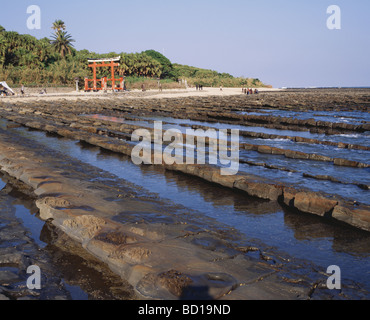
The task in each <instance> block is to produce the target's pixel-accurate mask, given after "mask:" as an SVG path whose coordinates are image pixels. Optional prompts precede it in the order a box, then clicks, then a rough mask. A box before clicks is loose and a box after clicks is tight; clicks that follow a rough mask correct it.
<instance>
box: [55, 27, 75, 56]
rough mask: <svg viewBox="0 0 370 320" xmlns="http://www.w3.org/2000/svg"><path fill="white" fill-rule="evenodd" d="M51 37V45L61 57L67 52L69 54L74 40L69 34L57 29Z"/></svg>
mask: <svg viewBox="0 0 370 320" xmlns="http://www.w3.org/2000/svg"><path fill="white" fill-rule="evenodd" d="M52 39H53V40H52V41H51V44H52V46H53V47H54V49H55V50H56V51H57V52H59V53H60V55H61V56H62V57H63V58H64V57H65V56H66V54H67V53H68V54H71V52H72V47H73V44H72V42H75V40H73V39H72V36H71V35H70V34H68V33H67V32H66V31H57V32H56V33H55V34H54V35H52Z"/></svg>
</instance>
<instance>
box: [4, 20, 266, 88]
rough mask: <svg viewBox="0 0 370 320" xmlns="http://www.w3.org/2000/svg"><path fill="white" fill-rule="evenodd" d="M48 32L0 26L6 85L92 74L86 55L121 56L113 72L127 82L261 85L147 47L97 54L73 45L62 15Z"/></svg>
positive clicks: (63, 81)
mask: <svg viewBox="0 0 370 320" xmlns="http://www.w3.org/2000/svg"><path fill="white" fill-rule="evenodd" d="M51 29H53V30H54V31H53V34H52V35H51V37H50V39H49V38H42V39H36V38H35V37H33V36H31V35H27V34H19V33H17V32H14V31H6V30H5V29H4V28H3V27H2V26H0V80H2V81H7V82H8V84H9V85H14V86H19V85H20V84H24V85H48V84H49V85H71V84H74V79H75V78H76V77H79V78H80V79H81V80H82V79H84V78H85V77H89V78H91V77H92V70H91V68H89V67H88V62H87V60H88V59H99V58H103V57H117V56H121V60H120V66H119V67H118V68H117V69H116V72H117V76H125V77H126V79H127V83H128V84H132V85H134V84H135V83H137V82H139V81H142V82H144V81H147V82H148V81H149V83H150V79H152V83H157V81H158V79H161V82H162V83H164V84H166V85H167V86H168V87H175V86H174V85H172V86H170V84H171V83H177V82H178V80H179V79H182V80H185V79H186V80H187V83H188V85H190V86H192V85H196V84H202V85H203V86H220V85H222V86H224V87H235V86H263V84H262V83H261V82H260V81H259V80H258V79H247V78H235V77H233V76H232V75H230V74H227V73H218V72H216V71H212V70H205V69H200V68H195V67H190V66H185V65H180V64H173V63H171V61H170V60H169V59H168V58H166V57H165V56H164V55H162V54H161V53H159V52H157V51H154V50H147V51H144V52H141V53H126V52H121V53H117V52H110V53H107V54H98V53H95V52H91V51H88V50H79V51H78V50H76V49H75V48H74V45H73V43H74V42H75V40H74V39H72V36H71V35H70V34H69V33H68V32H67V31H66V25H65V23H64V22H63V21H62V20H56V21H55V22H54V23H53V25H52V27H51ZM109 75H110V70H109V69H108V68H99V69H98V74H97V76H98V77H103V76H109Z"/></svg>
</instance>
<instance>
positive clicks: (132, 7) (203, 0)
mask: <svg viewBox="0 0 370 320" xmlns="http://www.w3.org/2000/svg"><path fill="white" fill-rule="evenodd" d="M108 3H109V5H107V4H108ZM333 4H334V5H338V6H339V7H340V8H341V16H342V17H341V22H342V25H341V30H329V29H328V28H327V26H326V21H327V19H328V17H329V15H328V14H327V13H326V10H327V8H328V6H329V5H333ZM30 5H38V6H39V7H40V9H41V29H40V30H29V29H28V28H27V25H26V21H27V19H28V17H29V15H28V14H27V12H26V11H27V7H28V6H30ZM56 19H61V20H63V21H65V23H66V25H67V30H68V32H69V33H71V34H72V36H73V38H74V39H75V40H76V43H75V47H76V49H79V50H80V49H88V50H90V51H95V52H98V53H106V52H112V51H115V52H141V51H143V50H146V49H154V50H157V51H160V52H162V53H164V54H165V55H166V56H167V57H168V58H169V59H170V60H171V61H172V62H176V63H181V64H187V65H192V66H197V67H201V68H207V69H213V70H217V71H219V72H228V73H231V74H232V75H234V76H245V77H253V78H259V79H260V80H262V81H264V82H265V83H268V84H271V85H273V86H274V87H283V86H287V87H302V86H303V87H308V86H370V59H369V57H370V32H369V31H370V1H369V0H353V1H349V0H346V1H344V0H330V1H327V0H310V1H309V0H285V1H282V0H258V1H253V0H228V1H219V0H198V1H194V0H187V1H184V0H183V1H178V0H157V1H153V0H141V1H126V0H109V1H106V2H104V1H96V0H74V1H72V0H64V1H54V0H31V1H29V0H15V1H13V2H9V4H6V3H2V5H1V11H0V24H1V25H2V26H3V27H5V28H6V29H7V30H12V31H17V32H19V33H28V34H31V35H33V36H35V37H37V38H42V37H45V36H47V37H50V35H51V33H52V30H51V24H52V22H53V21H54V20H56Z"/></svg>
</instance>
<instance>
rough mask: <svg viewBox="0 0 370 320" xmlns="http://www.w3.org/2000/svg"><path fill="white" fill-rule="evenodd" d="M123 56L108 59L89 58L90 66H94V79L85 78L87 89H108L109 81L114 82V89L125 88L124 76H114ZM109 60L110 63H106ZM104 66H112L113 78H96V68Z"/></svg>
mask: <svg viewBox="0 0 370 320" xmlns="http://www.w3.org/2000/svg"><path fill="white" fill-rule="evenodd" d="M120 59H121V57H117V58H107V59H97V60H87V61H88V62H89V63H91V64H89V67H90V68H93V79H88V78H85V91H91V90H93V91H98V90H108V81H111V82H112V88H111V89H112V90H113V91H115V90H123V89H124V83H123V78H122V77H121V78H119V79H115V78H114V67H118V66H119V63H118V62H117V61H119V60H120ZM106 62H109V63H106ZM102 67H110V68H111V75H112V78H111V79H107V77H104V78H101V79H96V68H102ZM89 82H93V87H92V88H90V87H89ZM98 82H101V86H100V87H98ZM116 82H119V83H120V86H119V87H118V86H116Z"/></svg>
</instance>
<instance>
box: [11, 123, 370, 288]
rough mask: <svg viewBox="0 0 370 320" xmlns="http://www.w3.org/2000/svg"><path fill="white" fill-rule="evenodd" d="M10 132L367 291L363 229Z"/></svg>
mask: <svg viewBox="0 0 370 320" xmlns="http://www.w3.org/2000/svg"><path fill="white" fill-rule="evenodd" d="M11 130H13V132H14V133H17V134H20V135H23V136H25V137H27V138H29V139H31V140H35V141H37V142H38V143H41V144H43V145H45V146H48V147H50V148H52V149H54V150H57V151H59V152H62V153H63V154H66V155H68V156H71V157H73V158H76V159H78V160H80V161H82V162H84V163H88V164H91V165H93V166H95V167H98V168H101V169H103V170H105V171H108V172H110V173H112V174H114V175H116V176H117V177H119V178H123V179H125V180H127V181H129V182H132V183H134V184H136V185H138V186H141V187H143V188H145V189H146V190H148V191H149V192H153V193H156V194H158V195H159V196H160V197H161V198H163V199H169V200H171V201H173V202H174V203H177V204H181V205H183V206H184V207H185V208H189V209H191V210H196V211H197V212H199V214H200V215H205V216H208V217H211V218H214V219H216V220H217V221H218V222H220V223H223V224H225V225H227V226H230V227H233V228H235V229H236V231H237V232H239V233H240V234H242V235H243V236H244V237H245V239H246V240H245V241H246V243H248V244H251V243H252V244H254V245H257V246H259V247H261V248H264V249H265V250H268V251H272V252H279V253H282V254H283V255H285V254H286V255H288V256H290V257H294V258H295V259H304V260H309V261H311V262H313V263H314V264H315V265H317V266H319V267H321V268H323V269H325V270H326V268H327V267H328V266H329V265H333V264H335V265H338V266H339V267H340V268H341V271H342V277H343V279H348V280H353V281H356V282H358V283H359V284H360V286H361V287H362V288H364V289H366V290H367V291H368V292H369V291H370V277H369V270H370V234H369V233H367V232H362V231H360V230H357V229H354V228H352V227H348V226H343V225H341V224H339V223H335V222H333V221H330V222H329V221H326V220H325V219H322V218H320V217H316V216H311V215H306V214H296V213H292V212H287V211H284V210H283V209H282V208H281V207H280V206H279V205H277V204H276V203H274V202H268V201H262V200H256V199H252V198H249V197H247V196H246V195H245V194H243V193H236V192H233V191H231V190H229V189H226V188H222V187H219V186H217V185H213V184H210V183H207V182H205V181H203V180H201V179H198V178H196V177H189V176H186V175H183V174H176V173H174V172H165V171H163V170H162V169H159V168H158V167H154V166H136V165H134V164H133V163H132V162H131V160H130V159H129V158H128V157H127V156H124V155H118V154H115V153H112V152H105V151H101V150H100V148H97V147H92V146H89V145H86V144H84V143H80V142H78V141H73V140H70V139H64V138H57V137H53V136H50V135H47V134H45V133H44V132H39V131H33V130H27V129H25V128H17V129H11ZM256 168H258V167H256ZM253 170H254V168H253ZM320 183H322V182H320ZM338 188H341V186H339V187H338Z"/></svg>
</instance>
